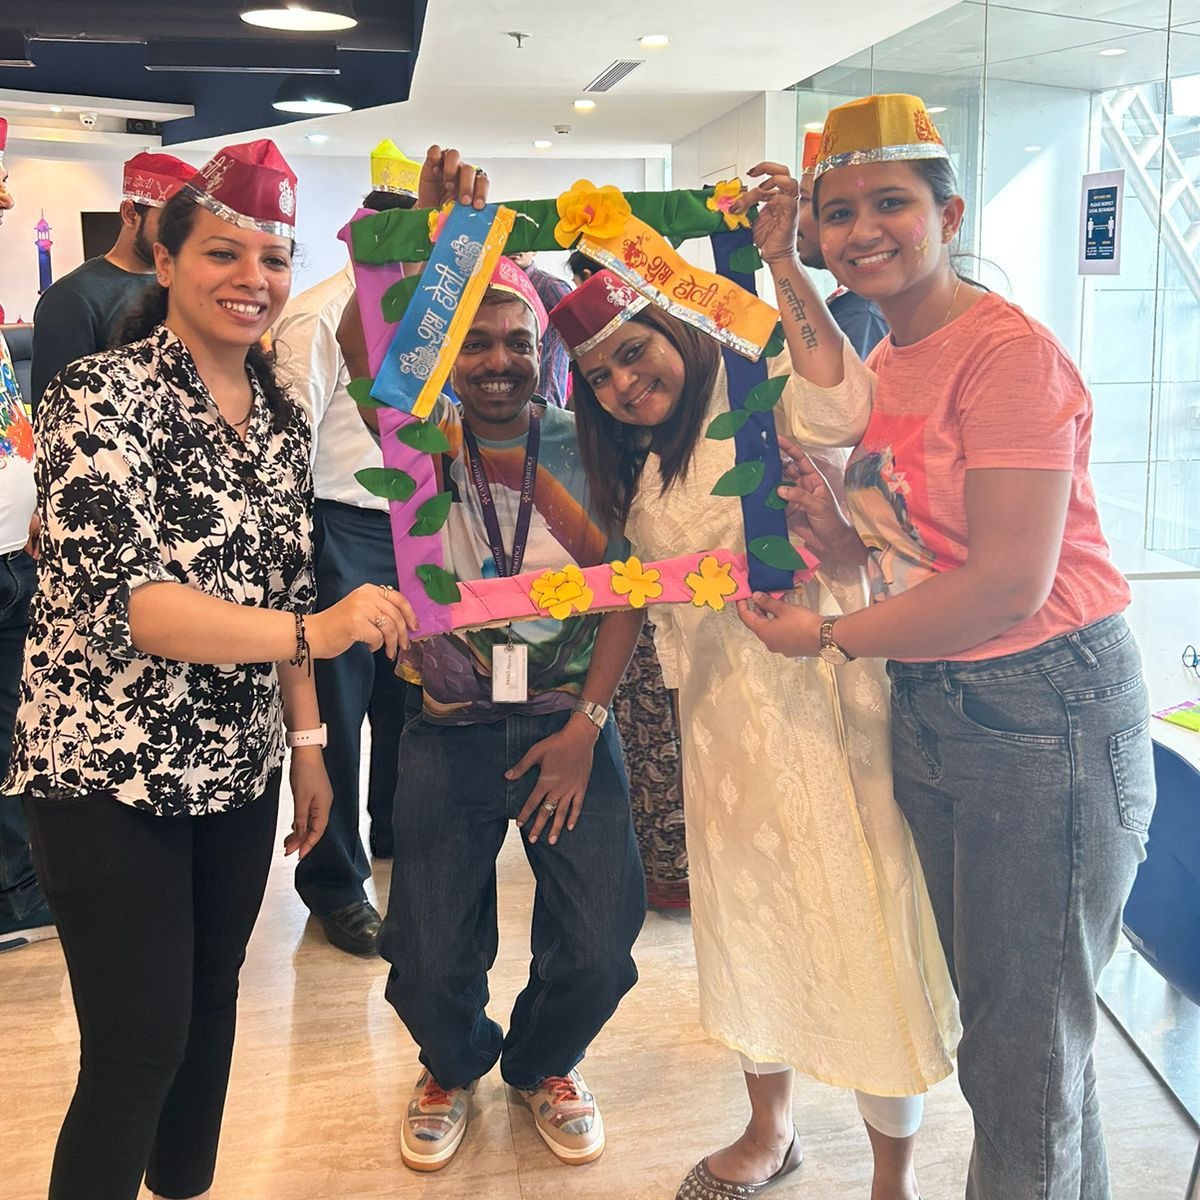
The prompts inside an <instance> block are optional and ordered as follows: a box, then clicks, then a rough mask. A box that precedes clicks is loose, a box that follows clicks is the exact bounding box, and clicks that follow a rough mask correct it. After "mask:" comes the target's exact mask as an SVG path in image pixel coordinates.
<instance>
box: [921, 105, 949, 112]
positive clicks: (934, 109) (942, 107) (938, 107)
mask: <svg viewBox="0 0 1200 1200" xmlns="http://www.w3.org/2000/svg"><path fill="white" fill-rule="evenodd" d="M925 111H926V112H928V113H940V112H945V111H946V106H945V105H944V104H931V105H929V106H928V107H927V108H926V109H925Z"/></svg>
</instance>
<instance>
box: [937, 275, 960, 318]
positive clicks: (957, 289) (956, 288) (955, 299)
mask: <svg viewBox="0 0 1200 1200" xmlns="http://www.w3.org/2000/svg"><path fill="white" fill-rule="evenodd" d="M962 285H963V281H962V276H961V275H960V276H959V277H958V283H957V284H955V286H954V295H953V296H951V297H950V307H949V308H948V309H946V315H945V316H944V317H943V318H942V320H941V324H939V325H938V328H939V329H941V328H942V327H943V326H945V325H949V324H950V314H951V313H952V312H953V311H954V306H955V305H956V304H957V303H958V293H959V292H960V291H962Z"/></svg>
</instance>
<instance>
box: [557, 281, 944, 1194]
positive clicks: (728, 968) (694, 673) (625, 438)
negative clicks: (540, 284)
mask: <svg viewBox="0 0 1200 1200" xmlns="http://www.w3.org/2000/svg"><path fill="white" fill-rule="evenodd" d="M606 274H607V273H601V276H600V277H598V280H599V281H598V284H597V285H593V284H592V283H591V281H589V284H587V285H585V289H586V288H592V290H593V293H594V295H593V296H592V297H591V300H592V301H593V302H594V301H595V299H596V295H599V293H598V291H597V289H598V287H605V286H608V284H609V283H611V284H614V285H616V284H617V281H616V279H615V277H614V276H608V281H607V282H606V281H605V279H604V276H605V275H606ZM585 289H581V290H580V291H579V292H576V293H574V294H573V297H572V298H568V300H566V301H564V302H563V304H562V305H560V306H559V308H558V309H556V310H555V314H554V315H553V316H552V320H555V321H556V323H558V319H562V318H563V310H564V309H567V308H568V307H571V306H572V303H573V298H574V297H582V308H580V309H579V312H578V313H577V314H576V315H577V316H579V315H582V316H583V317H584V319H585V321H584V324H583V325H581V326H580V327H579V328H577V329H573V324H575V323H573V322H572V321H571V319H570V316H569V315H568V316H567V317H566V318H565V319H562V323H561V324H559V328H560V332H563V333H564V336H565V337H566V339H567V342H568V345H571V346H573V351H574V357H575V360H576V389H575V394H576V416H577V421H578V425H579V429H580V441H581V446H582V449H583V453H584V457H585V461H587V462H589V464H590V467H591V468H593V470H592V471H591V474H593V475H594V476H595V478H596V479H597V481H601V480H603V479H604V478H608V479H610V480H612V479H617V480H622V479H624V480H626V481H627V482H626V483H625V484H624V486H626V487H628V489H629V492H631V493H632V503H631V504H630V505H629V507H628V515H627V520H626V524H625V528H626V534H627V536H628V537H629V539H630V541H631V543H632V545H633V550H634V553H636V554H638V555H639V556H640V557H641V558H643V560H655V559H660V558H669V557H673V556H675V555H679V554H686V553H690V552H697V551H701V550H712V549H717V548H722V549H725V550H728V551H731V552H733V553H739V552H744V551H745V548H746V547H745V535H744V532H743V523H742V511H741V505H740V502H739V501H738V500H737V499H736V498H730V497H719V496H713V495H712V494H711V493H712V487H713V484H714V483H715V482H716V480H717V479H718V478H719V476H721V475H722V474H723V473H724V472H725V471H727V470H728V469H729V468H730V467H732V466H733V465H734V455H735V449H734V443H733V441H732V440H721V441H717V440H712V439H708V438H705V437H704V436H703V431H704V429H705V428H706V427H707V425H708V423H709V421H711V419H712V418H713V417H714V416H716V415H717V414H718V413H720V412H724V411H726V410H727V409H728V407H729V404H728V394H727V389H726V382H725V372H724V367H723V366H722V365H721V364H720V363H719V360H717V355H716V347H715V345H714V344H713V343H711V342H708V341H707V339H704V338H703V337H702V336H701V335H699V334H696V333H695V332H694V331H692V330H691V329H689V328H688V327H686V326H683V325H682V324H681V323H679V322H677V321H675V320H674V319H673V318H671V317H668V316H665V315H664V314H662V313H661V312H660V311H658V310H656V309H654V308H652V307H651V308H643V307H642V306H641V305H639V304H638V303H637V301H636V300H634V301H633V303H632V304H629V305H628V306H627V307H626V308H625V309H624V312H629V311H630V310H631V309H632V315H631V316H630V317H629V318H628V323H625V324H620V325H618V326H616V327H615V328H614V327H613V325H612V323H611V322H610V324H609V325H607V326H601V331H602V332H603V333H605V334H606V335H607V336H604V337H601V338H599V339H597V337H595V336H593V337H591V338H588V337H586V336H584V335H586V333H587V331H588V329H589V328H594V327H596V326H597V325H599V323H600V321H601V320H602V319H603V315H604V312H603V310H601V314H600V316H598V317H596V318H595V319H593V320H591V321H590V322H589V321H587V311H586V310H587V307H588V303H589V298H588V297H587V296H584V295H583V293H584V290H585ZM614 291H615V292H616V296H617V300H616V301H613V300H612V299H610V300H609V303H611V304H613V305H614V307H618V308H620V304H619V301H620V299H621V298H622V295H623V293H622V291H621V290H620V288H619V285H617V286H616V287H615V288H614V287H610V288H609V293H610V297H611V295H612V294H613V292H614ZM575 303H576V304H579V303H580V301H576V302H575ZM608 311H609V312H610V313H611V311H612V310H611V309H609V310H608ZM610 329H611V330H612V331H611V332H610V331H609V330H610ZM573 332H574V335H575V336H574V338H573V337H572V333H573ZM672 355H673V358H672ZM781 365H782V367H783V369H786V366H787V364H786V362H784V363H783V364H781ZM714 368H715V369H714ZM639 377H640V378H639ZM696 377H698V378H700V379H701V380H702V386H701V387H700V388H699V389H697V388H696V387H694V386H692V387H689V381H690V382H692V383H693V384H694V382H695V378H696ZM627 379H629V380H634V382H633V383H632V384H631V386H630V388H629V390H628V391H626V382H627ZM614 380H615V382H614ZM614 390H615V391H618V392H621V393H622V394H626V395H631V396H632V399H633V403H632V404H630V405H628V407H627V408H625V407H623V406H622V405H621V403H620V402H619V401H617V402H615V403H614V402H613V400H612V392H613V391H614ZM672 391H674V392H676V393H677V395H676V397H675V402H674V403H672V404H670V405H668V403H667V401H668V400H670V399H671V393H672ZM798 394H799V392H798V390H795V389H793V388H792V387H791V386H790V385H789V386H788V387H787V388H786V389H785V392H784V395H783V398H782V400H781V402H780V405H779V406H778V408H777V410H776V411H777V418H776V420H777V425H778V427H779V428H780V431H781V432H785V433H790V434H792V435H793V436H795V437H797V438H799V439H800V440H804V441H814V442H817V443H820V442H823V441H825V440H826V439H825V438H824V437H823V436H822V435H821V431H820V428H819V425H820V423H821V418H820V414H815V413H812V412H808V413H807V414H806V417H802V415H801V413H800V412H799V411H798V409H797V407H796V405H795V403H794V401H795V398H796V396H797V395H798ZM597 396H599V399H597ZM610 405H611V406H610ZM676 405H678V406H679V407H680V411H682V409H683V408H684V407H686V406H688V405H691V406H692V407H693V408H694V409H695V410H696V411H695V416H694V417H693V418H692V419H691V421H690V428H691V431H692V432H691V436H690V441H691V448H690V451H689V452H688V454H687V455H686V471H685V472H682V473H680V472H678V471H676V472H672V470H671V467H670V465H669V462H668V460H669V459H670V458H671V450H670V448H669V447H666V446H664V448H663V450H662V452H656V451H655V448H654V446H653V445H649V452H648V453H646V454H645V460H644V466H642V467H641V468H640V477H638V476H637V471H638V467H637V465H636V460H635V461H634V462H633V463H632V464H631V463H630V458H631V457H632V456H631V454H630V447H631V446H634V447H636V446H637V445H638V443H637V441H636V439H638V438H639V437H640V438H641V439H642V444H643V446H645V445H647V444H648V442H647V439H648V436H649V432H650V431H649V430H648V429H645V428H643V429H642V430H640V431H635V430H634V429H632V428H630V426H631V425H633V424H635V422H634V421H632V420H628V419H627V418H630V417H634V416H636V417H638V418H640V419H639V420H638V421H637V422H636V424H640V425H643V426H651V427H655V426H661V427H662V428H664V429H665V428H668V427H669V423H670V417H671V416H672V415H673V414H674V413H675V410H676ZM601 406H603V407H601ZM663 410H665V413H666V416H665V417H662V420H661V421H660V420H656V419H655V418H656V417H659V416H661V414H662V411H663ZM862 415H863V419H864V423H865V418H866V413H865V412H864V413H863V414H862ZM686 419H687V418H684V420H686ZM830 419H831V421H832V420H833V419H836V422H837V426H838V428H839V429H841V428H844V425H845V419H846V414H845V413H844V412H839V413H837V414H830ZM678 423H679V420H678V419H677V421H676V424H678ZM667 440H669V439H664V441H667ZM681 440H682V442H687V441H688V440H689V438H688V436H687V434H686V433H684V434H683V436H682V439H681ZM606 443H607V444H606ZM676 451H678V444H677V445H676ZM678 457H679V455H678V453H676V455H675V458H676V459H678ZM664 477H665V478H666V480H667V486H666V487H665V488H664V486H663V483H664ZM619 486H620V485H619ZM600 490H601V492H603V491H604V488H603V484H602V483H601V485H600ZM608 492H609V495H610V496H613V498H614V499H615V502H616V503H615V509H616V512H615V513H614V515H615V516H617V517H619V516H620V515H621V512H620V510H621V508H622V507H623V506H622V503H621V500H622V497H621V494H620V491H619V490H618V491H617V492H616V494H615V495H614V493H613V490H612V488H611V487H610V488H609V489H608ZM828 588H832V593H831V592H830V591H829V590H827V589H828ZM794 595H795V598H796V600H797V601H798V602H799V603H802V604H805V605H807V606H809V607H811V608H820V609H822V610H824V611H837V610H838V609H839V608H840V609H842V610H843V611H844V610H848V609H853V608H857V607H859V606H861V605H862V604H863V603H865V601H866V596H865V590H864V588H863V586H862V582H861V581H860V580H858V579H853V580H841V581H837V580H832V579H826V578H824V577H823V576H821V575H819V576H818V579H817V580H814V581H813V582H811V583H810V584H808V585H806V586H805V587H804V588H802V589H800V590H799V591H797V592H796V593H795V594H794ZM653 619H654V621H655V624H656V627H657V641H658V647H659V656H660V659H661V662H662V666H663V672H664V676H665V677H666V679H667V683H668V686H672V687H678V689H679V705H680V714H681V729H682V741H683V749H684V792H685V796H686V820H687V841H688V854H689V862H690V871H691V877H692V924H693V933H694V937H695V943H696V958H697V965H698V971H699V983H700V1008H701V1019H702V1021H703V1024H704V1027H705V1029H706V1030H707V1031H708V1032H709V1033H710V1034H711V1035H712V1036H713V1037H715V1038H717V1039H719V1040H720V1041H722V1042H724V1043H725V1044H727V1045H728V1046H730V1047H732V1048H733V1049H735V1050H737V1051H739V1052H741V1054H742V1055H743V1060H744V1064H745V1066H746V1070H747V1085H748V1088H749V1090H750V1093H751V1102H752V1108H753V1109H754V1115H753V1116H752V1119H751V1126H750V1128H749V1130H748V1133H747V1135H745V1136H744V1137H743V1138H742V1139H740V1140H739V1142H737V1143H734V1145H733V1146H732V1147H729V1148H728V1150H727V1151H722V1152H721V1154H720V1155H719V1156H718V1155H714V1156H712V1158H711V1160H706V1163H705V1164H700V1166H699V1167H698V1168H697V1171H699V1172H701V1173H702V1176H701V1179H700V1180H697V1179H696V1178H695V1175H696V1172H693V1175H692V1176H689V1178H688V1180H686V1181H685V1183H684V1186H683V1188H682V1189H681V1191H680V1195H681V1196H683V1195H687V1196H691V1195H696V1196H704V1195H708V1194H716V1191H715V1190H713V1189H712V1187H711V1184H710V1185H709V1190H708V1191H705V1190H704V1176H703V1172H705V1171H707V1163H708V1161H711V1162H712V1163H713V1165H714V1170H713V1172H712V1173H711V1174H710V1175H708V1176H707V1178H708V1179H710V1180H711V1179H712V1176H714V1175H715V1176H716V1179H718V1180H720V1179H724V1180H729V1181H732V1182H741V1183H748V1182H752V1181H755V1180H761V1179H763V1178H764V1174H763V1172H764V1171H766V1173H767V1174H770V1173H771V1172H774V1171H776V1170H779V1171H782V1170H783V1169H785V1168H786V1167H787V1166H788V1156H791V1157H792V1158H793V1159H794V1163H798V1161H799V1156H798V1150H797V1147H796V1146H795V1144H793V1143H792V1142H791V1140H790V1126H791V1116H790V1077H789V1082H788V1084H787V1086H786V1087H779V1086H776V1087H774V1088H773V1089H772V1088H771V1087H770V1086H766V1087H764V1086H763V1085H762V1083H761V1081H760V1080H756V1079H755V1075H756V1074H757V1072H758V1071H759V1070H762V1071H764V1072H765V1071H770V1070H773V1069H774V1070H778V1068H777V1067H775V1068H772V1067H765V1066H764V1067H756V1066H755V1065H754V1064H755V1063H759V1064H766V1063H770V1064H774V1063H780V1064H787V1065H788V1066H791V1067H795V1068H796V1069H798V1070H800V1071H802V1072H804V1073H805V1074H807V1075H811V1076H812V1077H814V1078H816V1079H819V1080H822V1081H824V1082H826V1083H830V1084H834V1085H837V1086H842V1087H850V1088H854V1089H856V1090H857V1091H858V1092H859V1093H866V1094H867V1096H866V1097H864V1098H863V1099H864V1100H865V1101H866V1103H864V1104H862V1105H861V1107H863V1110H864V1115H865V1116H867V1117H868V1120H869V1121H870V1120H871V1114H872V1112H873V1111H877V1110H878V1109H879V1108H880V1106H879V1105H878V1104H875V1105H872V1103H871V1101H870V1097H910V1096H916V1095H919V1094H920V1093H922V1092H924V1091H926V1090H927V1089H928V1087H929V1086H930V1085H931V1084H933V1083H935V1082H936V1081H937V1080H939V1079H941V1078H943V1077H944V1076H946V1075H947V1074H949V1072H950V1070H951V1064H950V1049H951V1047H952V1046H953V1044H954V1041H955V1039H956V1037H957V1034H958V1029H957V1020H956V1010H955V1005H954V999H953V992H952V989H951V986H950V981H949V978H948V974H947V971H946V966H945V961H944V959H943V956H942V952H941V949H940V946H939V943H938V939H937V934H936V929H935V926H934V922H933V914H932V911H931V909H930V906H929V901H928V898H927V896H926V893H925V889H924V883H923V880H922V876H921V872H920V868H919V865H918V863H917V858H916V854H915V851H914V848H913V845H912V841H911V838H910V836H909V834H908V830H907V827H906V825H905V823H904V820H903V818H902V817H901V815H900V813H899V810H898V809H897V808H896V806H895V803H894V801H893V798H892V791H891V771H890V762H889V750H888V747H889V736H888V697H887V690H886V689H887V685H886V677H885V676H884V673H883V670H882V668H881V666H880V665H879V664H877V663H871V662H854V663H850V664H847V665H846V666H843V667H840V668H836V669H835V668H833V667H830V666H829V665H828V664H826V663H824V662H822V661H820V660H804V661H789V660H786V659H783V658H780V657H779V656H777V655H773V654H771V653H770V652H768V651H766V649H765V647H763V645H762V644H761V643H760V642H759V641H758V639H757V638H755V637H754V635H753V634H751V633H750V632H749V630H748V629H747V628H746V627H745V626H744V625H743V624H742V622H741V621H740V620H739V619H738V616H737V613H736V611H735V609H734V607H733V606H732V605H730V606H727V607H726V608H725V609H724V610H722V611H720V612H717V611H713V610H712V609H711V608H697V607H693V606H690V605H674V606H669V607H668V606H663V607H659V608H656V609H655V610H654V613H653ZM785 1093H786V1095H785ZM785 1102H786V1103H785ZM764 1104H765V1105H766V1106H767V1107H768V1108H772V1109H774V1110H775V1111H774V1112H771V1113H762V1112H760V1107H762V1106H763V1105H764ZM883 1107H884V1109H886V1106H883ZM909 1111H910V1112H911V1106H910V1108H909ZM918 1112H919V1110H918ZM756 1120H757V1121H758V1125H757V1127H756V1125H755V1122H756ZM781 1121H782V1122H783V1124H782V1129H781V1128H780V1122H781ZM873 1124H874V1125H875V1126H876V1127H877V1126H878V1125H884V1126H887V1125H888V1124H889V1121H888V1120H886V1119H885V1120H876V1121H874V1122H873ZM772 1128H773V1129H774V1130H775V1132H776V1135H777V1141H776V1144H775V1146H774V1150H773V1153H772V1152H768V1153H766V1154H764V1149H765V1147H763V1146H762V1143H763V1141H765V1140H766V1138H763V1137H755V1136H754V1134H755V1133H764V1132H766V1131H767V1130H769V1129H772ZM784 1131H787V1135H786V1137H782V1138H780V1137H779V1135H783V1134H784ZM880 1132H882V1133H883V1134H885V1135H887V1134H892V1135H893V1136H897V1135H902V1136H906V1135H911V1134H912V1133H913V1132H915V1130H914V1129H907V1130H895V1131H893V1130H892V1129H890V1128H884V1129H882V1130H881V1131H880ZM876 1140H877V1139H875V1138H874V1137H873V1138H872V1141H873V1142H875V1141H876ZM756 1148H757V1149H756ZM764 1164H765V1165H764ZM768 1166H769V1167H770V1171H767V1167H768ZM756 1168H757V1169H756ZM881 1169H882V1170H885V1171H886V1170H887V1169H888V1168H887V1166H886V1164H882V1165H881V1163H880V1162H879V1159H878V1156H877V1163H876V1172H877V1174H876V1178H877V1182H878V1181H879V1173H880V1170H881ZM908 1174H910V1175H911V1169H910V1168H909V1170H908ZM739 1176H741V1177H739ZM899 1182H900V1181H898V1183H899ZM908 1183H909V1180H908V1179H905V1180H904V1181H903V1186H904V1187H907V1185H908ZM689 1187H691V1188H692V1190H691V1191H688V1188H689ZM895 1194H896V1195H898V1196H899V1195H904V1194H906V1193H905V1191H902V1190H899V1189H897V1190H896V1191H895Z"/></svg>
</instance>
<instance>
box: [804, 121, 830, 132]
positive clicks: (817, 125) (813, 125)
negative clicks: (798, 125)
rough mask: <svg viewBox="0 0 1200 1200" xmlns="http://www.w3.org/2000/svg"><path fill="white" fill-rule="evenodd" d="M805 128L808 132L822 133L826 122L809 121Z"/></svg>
mask: <svg viewBox="0 0 1200 1200" xmlns="http://www.w3.org/2000/svg"><path fill="white" fill-rule="evenodd" d="M804 128H805V130H806V131H807V132H808V133H820V132H821V130H822V129H824V128H825V123H824V122H823V121H809V122H808V124H807V125H805V126H804Z"/></svg>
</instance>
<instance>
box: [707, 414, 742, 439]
mask: <svg viewBox="0 0 1200 1200" xmlns="http://www.w3.org/2000/svg"><path fill="white" fill-rule="evenodd" d="M748 420H750V414H749V413H748V412H744V411H742V410H740V409H732V410H730V411H729V412H723V413H718V414H717V415H716V416H715V417H713V419H712V420H711V421H710V422H709V423H708V429H707V430H706V431H705V434H704V436H705V437H710V438H712V439H713V440H714V441H718V442H720V441H725V440H727V439H728V438H731V437H737V432H738V430H739V429H741V427H742V426H743V425H745V423H746V422H747V421H748Z"/></svg>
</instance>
